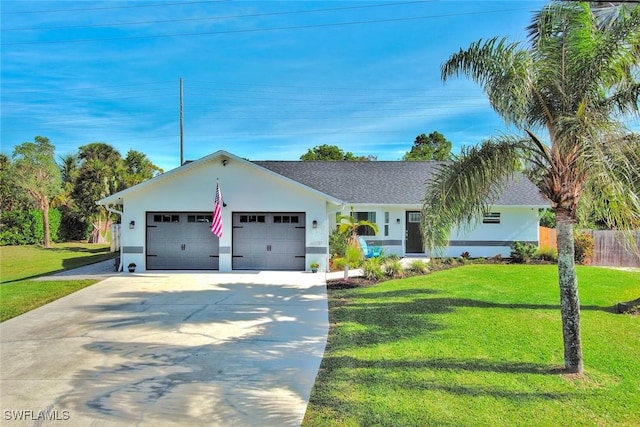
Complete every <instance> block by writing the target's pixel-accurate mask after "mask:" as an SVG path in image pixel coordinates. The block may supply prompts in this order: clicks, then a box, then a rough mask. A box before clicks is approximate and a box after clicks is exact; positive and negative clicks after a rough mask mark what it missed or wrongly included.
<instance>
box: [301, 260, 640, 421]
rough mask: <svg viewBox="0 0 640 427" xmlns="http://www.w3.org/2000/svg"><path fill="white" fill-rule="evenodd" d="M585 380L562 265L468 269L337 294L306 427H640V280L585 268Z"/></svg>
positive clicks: (581, 282) (634, 275) (333, 295)
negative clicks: (561, 287)
mask: <svg viewBox="0 0 640 427" xmlns="http://www.w3.org/2000/svg"><path fill="white" fill-rule="evenodd" d="M578 275H579V287H580V297H581V302H582V339H583V347H584V358H585V370H586V374H585V375H584V376H582V377H575V376H569V375H565V374H563V373H561V368H562V367H563V364H564V362H563V351H562V331H561V325H560V312H559V304H558V301H559V291H558V284H557V270H556V267H555V266H545V265H539V266H525V265H468V266H465V267H460V268H455V269H451V270H445V271H441V272H437V273H433V274H430V275H427V276H422V277H412V278H409V279H403V280H393V281H388V282H384V283H380V284H377V285H374V286H370V287H361V288H355V289H344V290H337V291H329V307H330V325H331V326H330V333H329V342H328V345H327V349H326V352H325V357H324V359H323V362H322V365H321V369H320V372H319V374H318V378H317V379H316V384H315V386H314V389H313V392H312V396H311V400H310V403H309V406H308V409H307V414H306V416H305V420H304V425H306V426H327V425H333V426H349V425H352V426H355V425H398V426H428V425H434V426H479V425H491V426H514V425H523V426H524V425H526V426H529V425H536V426H547V425H548V426H557V425H572V426H574V425H578V426H582V425H585V426H598V425H607V426H637V425H638V414H639V413H640V399H639V398H638V396H640V382H639V380H638V378H640V316H633V315H628V314H627V315H622V314H616V313H614V310H613V309H612V307H613V306H614V305H615V304H616V303H617V302H621V301H629V300H633V299H635V298H638V296H640V274H638V273H637V272H636V273H633V272H624V271H616V270H609V269H603V268H597V267H579V269H578Z"/></svg>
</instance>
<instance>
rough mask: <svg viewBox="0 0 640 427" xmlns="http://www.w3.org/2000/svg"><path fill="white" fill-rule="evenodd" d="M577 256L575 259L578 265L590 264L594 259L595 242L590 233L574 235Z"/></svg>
mask: <svg viewBox="0 0 640 427" xmlns="http://www.w3.org/2000/svg"><path fill="white" fill-rule="evenodd" d="M573 241H574V247H575V254H574V258H575V261H576V262H577V263H578V264H589V262H590V261H591V257H593V247H594V245H595V242H594V240H593V237H591V235H590V234H588V233H574V235H573Z"/></svg>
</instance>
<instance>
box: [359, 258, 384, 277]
mask: <svg viewBox="0 0 640 427" xmlns="http://www.w3.org/2000/svg"><path fill="white" fill-rule="evenodd" d="M362 273H363V275H364V278H365V279H368V280H376V281H377V280H381V279H382V278H383V277H384V272H383V271H382V265H381V264H380V259H379V258H369V259H367V260H365V262H364V263H363V264H362Z"/></svg>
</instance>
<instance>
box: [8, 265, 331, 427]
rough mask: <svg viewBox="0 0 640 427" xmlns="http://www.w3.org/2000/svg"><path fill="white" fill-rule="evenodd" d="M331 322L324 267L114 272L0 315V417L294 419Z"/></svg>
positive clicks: (74, 422)
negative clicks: (4, 317)
mask: <svg viewBox="0 0 640 427" xmlns="http://www.w3.org/2000/svg"><path fill="white" fill-rule="evenodd" d="M327 331H328V320H327V299H326V287H325V283H324V275H323V274H311V273H298V272H295V273H294V272H255V273H253V272H252V273H246V274H236V273H233V274H224V273H206V274H202V273H193V272H188V273H187V272H185V273H174V272H171V273H168V272H161V273H154V274H150V273H139V274H138V273H135V274H128V273H122V274H119V275H117V276H113V277H109V278H107V279H105V280H103V281H102V282H100V283H97V284H95V285H93V286H91V287H89V288H85V289H83V290H81V291H79V292H76V293H74V294H72V295H69V296H67V297H65V298H62V299H60V300H57V301H54V302H52V303H50V304H47V305H46V306H43V307H41V308H39V309H36V310H34V311H32V312H29V313H26V314H24V315H22V316H19V317H17V318H14V319H10V320H8V321H6V322H4V323H2V324H0V335H1V336H0V339H1V346H0V362H1V363H0V396H1V403H0V406H1V408H0V409H2V415H1V417H2V423H1V424H2V425H30V426H33V425H64V426H89V425H91V426H119V425H149V426H163V425H180V426H187V425H188V426H192V425H207V426H214V425H220V426H264V425H274V426H297V425H300V423H301V421H302V418H303V416H304V412H305V410H306V406H307V401H308V398H309V394H310V392H311V388H312V386H313V383H314V380H315V376H316V373H317V371H318V367H319V365H320V361H321V360H322V355H323V352H324V347H325V344H326V337H327ZM20 419H21V421H20Z"/></svg>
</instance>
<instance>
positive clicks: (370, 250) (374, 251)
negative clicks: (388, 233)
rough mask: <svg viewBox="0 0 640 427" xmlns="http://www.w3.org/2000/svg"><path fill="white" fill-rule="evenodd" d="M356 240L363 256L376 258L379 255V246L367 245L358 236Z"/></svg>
mask: <svg viewBox="0 0 640 427" xmlns="http://www.w3.org/2000/svg"><path fill="white" fill-rule="evenodd" d="M358 241H359V242H360V247H361V248H362V252H363V253H364V257H365V258H376V257H379V256H380V252H381V250H382V248H381V247H380V246H369V245H368V244H367V242H366V240H364V239H363V238H362V237H358Z"/></svg>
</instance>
